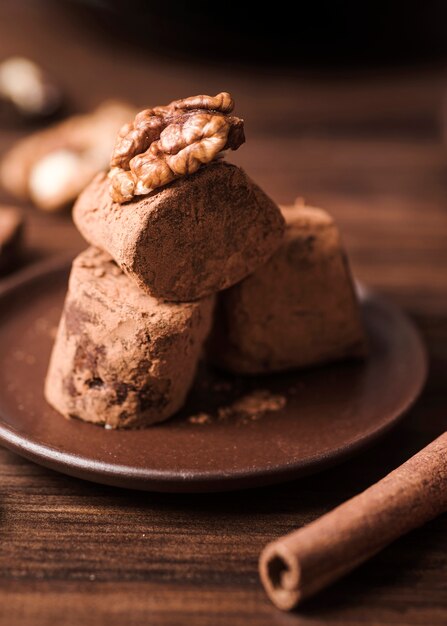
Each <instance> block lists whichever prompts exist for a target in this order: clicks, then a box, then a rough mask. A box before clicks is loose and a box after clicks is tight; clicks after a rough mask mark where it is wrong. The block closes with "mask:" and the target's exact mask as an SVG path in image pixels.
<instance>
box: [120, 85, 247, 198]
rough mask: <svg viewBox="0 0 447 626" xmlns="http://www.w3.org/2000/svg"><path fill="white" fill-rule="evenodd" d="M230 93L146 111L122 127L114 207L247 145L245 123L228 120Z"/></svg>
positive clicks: (231, 118)
mask: <svg viewBox="0 0 447 626" xmlns="http://www.w3.org/2000/svg"><path fill="white" fill-rule="evenodd" d="M233 108H234V102H233V99H232V97H231V96H230V94H229V93H226V92H222V93H219V94H217V95H216V96H205V95H199V96H192V97H190V98H184V99H183V100H175V101H174V102H171V103H170V104H168V105H167V106H159V107H154V108H152V109H145V110H144V111H141V112H140V113H138V115H137V116H136V117H135V120H134V121H133V122H132V123H130V124H126V125H125V126H123V127H122V129H121V131H120V132H119V134H118V139H117V142H116V145H115V150H114V152H113V155H112V160H111V163H110V173H109V178H110V179H111V183H112V184H111V193H112V198H113V200H114V201H115V202H120V203H122V202H128V201H129V200H131V199H132V198H133V197H134V196H138V195H145V194H148V193H150V192H151V191H153V190H154V189H157V187H162V186H163V185H166V184H168V183H170V182H171V181H172V180H175V179H176V178H179V177H180V176H185V175H187V174H192V173H193V172H196V171H197V170H198V169H199V167H200V166H201V165H203V164H205V163H209V162H210V161H212V160H213V159H215V158H216V157H217V156H218V154H219V153H220V152H222V151H223V150H227V149H231V150H237V148H239V146H240V145H241V144H242V143H244V141H245V136H244V122H243V120H241V119H240V118H238V117H234V116H232V115H229V114H230V113H231V112H232V110H233Z"/></svg>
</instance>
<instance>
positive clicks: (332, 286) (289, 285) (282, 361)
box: [209, 206, 365, 374]
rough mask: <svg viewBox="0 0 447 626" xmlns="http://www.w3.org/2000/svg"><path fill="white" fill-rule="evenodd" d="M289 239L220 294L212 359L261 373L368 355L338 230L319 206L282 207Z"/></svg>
mask: <svg viewBox="0 0 447 626" xmlns="http://www.w3.org/2000/svg"><path fill="white" fill-rule="evenodd" d="M283 212H284V215H285V218H286V221H287V228H286V234H285V239H284V242H283V244H282V246H281V248H280V249H279V250H278V252H276V253H275V254H274V255H273V257H272V258H271V259H270V260H269V261H268V262H267V263H266V264H265V265H264V266H263V267H261V268H260V269H258V270H257V271H256V272H255V273H254V274H252V275H251V276H249V277H248V278H246V279H245V280H244V281H242V282H241V283H239V284H237V285H235V286H234V287H232V288H231V289H228V290H227V291H225V292H223V293H222V294H220V296H219V301H218V310H217V317H216V320H215V323H214V327H213V331H212V334H211V338H210V350H209V353H210V358H211V360H212V361H213V362H214V363H215V364H217V365H219V366H221V367H223V368H225V369H228V370H230V371H232V372H236V373H246V374H257V373H263V372H272V371H281V370H287V369H292V368H295V367H307V366H311V365H316V364H319V363H324V362H328V361H333V360H336V359H343V358H347V357H352V356H359V355H363V354H364V352H365V337H364V332H363V327H362V322H361V319H360V312H359V306H358V303H357V299H356V295H355V292H354V288H353V284H352V279H351V274H350V270H349V266H348V261H347V259H346V256H345V253H344V251H343V248H342V245H341V241H340V236H339V232H338V229H337V227H336V225H335V223H334V221H333V220H332V218H331V217H330V216H329V215H328V214H327V213H326V212H325V211H322V210H321V209H315V208H310V207H304V206H296V207H293V208H289V209H284V211H283Z"/></svg>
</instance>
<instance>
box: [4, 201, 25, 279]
mask: <svg viewBox="0 0 447 626" xmlns="http://www.w3.org/2000/svg"><path fill="white" fill-rule="evenodd" d="M22 235H23V215H22V213H21V212H20V211H19V209H16V208H15V207H10V206H0V273H3V272H7V271H9V270H10V269H13V268H14V264H15V263H16V261H17V259H18V258H19V256H20V251H21V247H22Z"/></svg>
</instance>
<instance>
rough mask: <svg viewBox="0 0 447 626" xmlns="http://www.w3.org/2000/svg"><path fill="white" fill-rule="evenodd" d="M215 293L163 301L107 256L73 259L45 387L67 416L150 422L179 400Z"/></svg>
mask: <svg viewBox="0 0 447 626" xmlns="http://www.w3.org/2000/svg"><path fill="white" fill-rule="evenodd" d="M212 308H213V298H207V299H205V300H201V301H199V302H194V303H182V304H174V303H166V302H162V301H159V300H156V299H155V298H153V297H151V296H149V295H148V294H146V293H144V292H142V291H141V290H140V289H138V287H137V286H136V285H135V283H134V282H133V281H131V280H129V278H128V277H127V276H126V275H125V274H123V273H122V272H121V270H120V269H119V268H118V266H117V265H116V264H115V263H114V261H113V260H112V259H111V258H110V257H109V256H108V255H107V254H105V253H103V252H101V251H99V250H96V249H95V248H89V249H88V250H86V251H85V252H83V253H82V254H80V255H79V256H78V257H77V258H76V259H75V261H74V263H73V268H72V272H71V276H70V282H69V290H68V294H67V298H66V301H65V306H64V311H63V314H62V319H61V322H60V326H59V330H58V335H57V338H56V342H55V345H54V349H53V354H52V357H51V361H50V366H49V371H48V375H47V379H46V384H45V395H46V398H47V400H48V402H49V403H50V404H51V405H52V406H53V407H54V408H55V409H57V410H58V411H59V412H60V413H62V414H63V415H65V416H66V417H76V418H80V419H82V420H85V421H88V422H96V423H98V424H104V425H105V426H106V427H110V428H122V427H131V426H147V425H149V424H152V423H154V422H160V421H162V420H165V419H167V418H168V417H170V416H171V415H172V414H173V413H175V412H176V411H177V410H178V409H179V408H180V407H181V406H182V404H183V402H184V400H185V396H186V394H187V392H188V391H189V388H190V386H191V383H192V380H193V377H194V374H195V370H196V365H197V362H198V359H199V356H200V353H201V350H202V344H203V341H204V339H205V337H206V336H207V334H208V331H209V327H210V324H211V315H212Z"/></svg>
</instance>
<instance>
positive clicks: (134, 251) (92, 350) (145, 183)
mask: <svg viewBox="0 0 447 626" xmlns="http://www.w3.org/2000/svg"><path fill="white" fill-rule="evenodd" d="M232 108H233V103H232V100H231V98H230V96H229V95H228V94H225V93H223V94H218V95H217V96H216V97H214V98H211V97H209V96H197V97H193V98H187V99H185V100H182V101H177V102H174V103H171V104H170V105H168V106H167V107H157V108H156V109H150V110H148V111H143V112H141V113H140V114H138V115H137V117H136V119H135V121H134V122H133V123H132V124H128V125H126V126H125V127H124V128H123V129H122V131H121V133H120V135H119V137H118V141H117V145H116V148H115V152H114V155H113V157H112V164H111V165H112V168H111V172H110V173H109V176H108V177H107V176H105V175H103V174H100V175H98V176H97V177H96V178H95V179H94V181H93V182H92V183H91V184H90V185H89V186H88V187H87V188H86V189H85V191H84V192H83V193H82V194H81V196H80V197H79V199H78V201H77V203H76V205H75V208H74V219H75V223H76V225H77V227H78V228H79V230H80V231H81V233H82V234H83V235H84V237H85V238H86V239H87V241H88V242H89V243H90V244H92V247H91V248H89V249H88V250H86V251H85V252H83V253H82V254H81V255H80V256H79V257H78V258H77V259H76V260H75V261H74V263H73V267H72V272H71V276H70V281H69V289H68V294H67V298H66V301H65V307H64V311H63V314H62V319H61V323H60V326H59V330H58V335H57V338H56V342H55V345H54V349H53V353H52V357H51V361H50V366H49V371H48V375H47V380H46V386H45V393H46V398H47V400H48V401H49V403H50V404H52V405H53V406H54V407H55V408H56V409H57V410H58V411H60V412H61V413H62V414H63V415H65V416H66V417H75V418H79V419H83V420H85V421H90V422H96V423H99V424H103V425H105V426H106V427H109V428H120V427H132V426H133V427H136V426H146V425H149V424H152V423H154V422H157V421H161V420H164V419H167V418H168V417H170V416H171V415H172V414H173V413H175V412H176V411H177V410H178V409H179V408H180V407H181V405H182V404H183V402H184V400H185V397H186V395H187V393H188V391H189V388H190V386H191V384H192V380H193V377H194V374H195V370H196V366H197V363H198V360H199V358H200V354H201V352H202V347H203V344H204V341H205V339H206V337H207V335H208V332H209V330H210V328H211V323H212V310H213V305H214V300H215V293H216V292H217V291H219V290H222V289H225V288H228V287H231V286H232V285H234V284H236V283H237V282H238V281H241V280H243V279H244V278H245V277H247V276H248V275H249V274H250V273H252V272H254V271H255V270H257V269H258V268H259V267H261V266H262V265H263V264H265V263H266V262H267V261H268V259H269V258H270V256H271V255H272V254H273V253H274V252H275V251H276V250H277V248H278V247H279V246H280V244H281V241H282V237H283V232H284V218H283V217H282V215H281V212H280V211H279V209H278V207H277V206H276V205H275V204H274V203H273V202H272V201H271V200H270V198H268V197H267V196H266V195H265V194H264V193H263V191H262V190H261V189H259V187H257V186H256V185H255V184H254V183H252V182H251V181H250V179H249V178H248V177H247V176H246V174H245V173H244V172H243V171H242V170H241V169H239V168H237V167H236V166H234V165H230V164H228V163H225V162H223V161H221V160H218V161H216V160H214V159H215V158H216V157H217V156H218V153H220V151H221V150H223V149H227V148H232V149H236V148H237V147H238V146H239V145H240V144H241V143H242V142H243V141H244V136H243V123H242V120H239V119H238V118H235V117H232V116H230V115H229V113H230V112H231V110H232Z"/></svg>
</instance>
